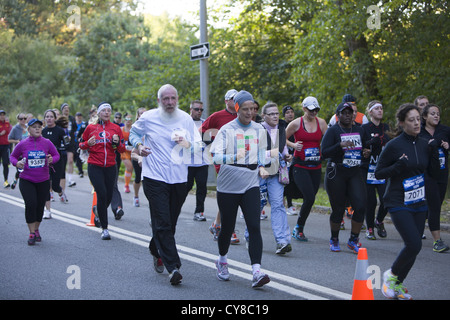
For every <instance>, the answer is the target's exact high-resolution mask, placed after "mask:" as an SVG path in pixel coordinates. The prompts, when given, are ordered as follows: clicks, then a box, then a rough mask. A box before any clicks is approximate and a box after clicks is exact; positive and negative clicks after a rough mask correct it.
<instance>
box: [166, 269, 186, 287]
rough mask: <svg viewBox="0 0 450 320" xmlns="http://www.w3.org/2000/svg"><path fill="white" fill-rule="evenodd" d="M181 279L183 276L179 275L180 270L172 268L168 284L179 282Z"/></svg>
mask: <svg viewBox="0 0 450 320" xmlns="http://www.w3.org/2000/svg"><path fill="white" fill-rule="evenodd" d="M181 279H183V276H182V275H181V273H180V271H178V269H175V270H173V271H172V272H171V273H170V274H169V281H170V284H171V285H173V286H176V285H178V284H180V283H181Z"/></svg>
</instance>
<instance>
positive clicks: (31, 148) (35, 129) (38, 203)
mask: <svg viewBox="0 0 450 320" xmlns="http://www.w3.org/2000/svg"><path fill="white" fill-rule="evenodd" d="M28 132H29V137H28V138H26V139H24V140H22V141H20V142H19V144H18V145H17V146H16V147H15V148H14V150H13V152H12V154H11V157H10V160H11V164H12V165H13V166H15V167H17V168H18V169H19V170H23V171H22V172H21V173H20V181H19V189H20V193H21V194H22V197H23V200H24V202H25V220H26V222H27V225H28V229H29V231H30V235H29V237H28V245H30V246H31V245H34V244H35V243H36V241H37V242H40V241H42V238H41V235H40V232H39V226H40V224H41V222H42V216H43V213H44V206H45V201H46V200H47V197H48V194H49V193H48V190H49V189H50V176H49V170H51V166H52V164H54V163H57V162H58V161H59V153H58V151H57V150H56V148H55V146H54V145H53V144H52V143H51V141H49V140H48V139H45V138H43V137H42V122H41V121H40V120H38V119H31V120H30V121H29V122H28Z"/></svg>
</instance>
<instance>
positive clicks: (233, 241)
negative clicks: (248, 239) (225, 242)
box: [230, 232, 241, 244]
mask: <svg viewBox="0 0 450 320" xmlns="http://www.w3.org/2000/svg"><path fill="white" fill-rule="evenodd" d="M240 242H241V241H240V240H239V238H238V237H237V235H236V232H233V234H232V235H231V240H230V244H239V243H240Z"/></svg>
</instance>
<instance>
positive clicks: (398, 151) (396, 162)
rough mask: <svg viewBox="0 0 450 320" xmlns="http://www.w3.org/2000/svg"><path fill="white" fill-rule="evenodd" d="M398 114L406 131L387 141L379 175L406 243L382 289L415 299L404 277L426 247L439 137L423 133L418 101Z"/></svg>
mask: <svg viewBox="0 0 450 320" xmlns="http://www.w3.org/2000/svg"><path fill="white" fill-rule="evenodd" d="M396 118H397V123H398V126H399V127H400V128H401V129H402V133H401V134H400V135H399V136H397V137H396V138H394V139H393V140H391V141H389V142H388V143H387V144H386V147H385V148H384V150H383V151H382V153H381V155H380V158H379V159H378V163H377V167H376V169H375V178H377V179H387V186H386V193H385V194H384V204H385V206H386V208H387V209H388V211H389V213H390V214H391V219H392V221H393V223H394V225H395V228H396V229H397V231H398V232H399V234H400V236H401V237H402V239H403V241H404V243H405V247H404V248H403V249H402V251H401V252H400V254H399V255H398V256H397V258H396V260H395V261H394V263H393V264H392V267H391V269H389V270H387V271H386V272H385V273H384V275H383V286H382V293H383V295H384V296H386V297H388V298H395V299H400V300H411V299H412V297H411V295H410V294H408V293H407V292H408V291H407V290H406V288H405V287H404V286H403V281H404V280H405V278H406V276H407V275H408V272H409V271H410V270H411V268H412V266H413V264H414V261H415V260H416V257H417V255H418V254H419V252H420V250H421V248H422V234H423V230H424V228H425V219H426V217H427V210H428V207H427V202H426V198H425V175H427V174H429V175H431V176H432V177H436V176H438V175H439V156H438V150H437V143H436V142H435V141H432V142H430V143H429V141H428V140H426V139H423V138H421V137H419V133H420V123H421V117H420V112H419V109H418V108H417V107H416V106H415V105H413V104H403V105H401V106H400V108H399V109H398V111H397V114H396Z"/></svg>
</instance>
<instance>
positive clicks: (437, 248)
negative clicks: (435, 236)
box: [433, 239, 450, 252]
mask: <svg viewBox="0 0 450 320" xmlns="http://www.w3.org/2000/svg"><path fill="white" fill-rule="evenodd" d="M449 249H450V248H449V247H448V245H446V244H445V243H444V241H442V240H441V239H439V240H436V241H435V242H433V251H434V252H445V251H447V250H449Z"/></svg>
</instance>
